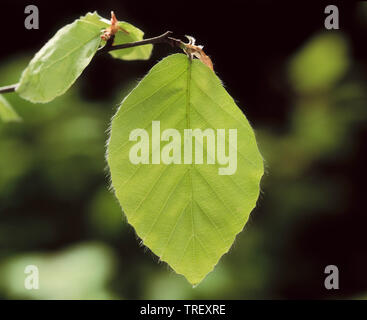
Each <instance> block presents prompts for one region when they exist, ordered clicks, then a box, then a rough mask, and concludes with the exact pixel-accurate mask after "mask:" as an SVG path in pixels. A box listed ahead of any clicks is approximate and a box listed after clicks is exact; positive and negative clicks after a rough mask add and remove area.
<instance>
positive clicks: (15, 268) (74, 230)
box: [0, 11, 367, 299]
mask: <svg viewBox="0 0 367 320" xmlns="http://www.w3.org/2000/svg"><path fill="white" fill-rule="evenodd" d="M366 12H367V11H366ZM356 14H357V13H356ZM358 14H360V13H358ZM28 61H29V57H23V56H21V57H14V58H12V59H11V60H9V61H2V64H1V66H0V74H1V83H0V85H7V84H10V83H15V82H16V81H17V80H18V78H19V75H20V74H21V71H22V70H23V68H24V67H25V66H26V64H27V62H28ZM284 73H285V74H286V76H287V81H288V83H289V92H288V95H289V100H290V101H291V105H292V108H291V111H290V114H289V123H288V127H287V130H284V131H282V132H279V131H277V130H276V128H273V127H271V126H267V127H258V126H257V125H256V123H254V126H255V130H256V133H257V139H258V143H259V146H260V150H261V152H262V154H263V156H264V158H265V161H266V163H265V164H266V167H267V174H266V176H265V177H264V179H263V181H262V189H263V194H262V195H261V197H260V199H259V206H258V208H257V209H255V211H254V212H253V214H252V216H251V218H250V221H249V222H248V224H247V225H246V227H245V230H244V232H242V233H241V234H240V235H239V236H238V237H237V239H236V241H235V243H234V246H233V247H232V249H231V250H230V252H229V254H226V255H225V256H224V257H223V258H222V259H221V261H220V263H219V265H218V266H217V267H216V268H215V270H214V272H212V273H210V274H209V275H208V277H207V278H206V279H205V280H204V281H203V282H202V284H200V285H199V286H198V287H196V288H192V287H191V286H190V285H189V284H187V282H186V281H185V280H184V279H183V277H181V276H178V275H176V274H174V273H173V272H171V271H169V270H168V267H167V266H165V265H162V264H159V263H155V262H154V261H153V260H152V259H151V258H152V257H151V256H152V254H150V253H146V252H145V250H144V249H143V248H142V247H139V245H138V244H137V241H136V236H135V234H134V231H133V229H132V228H131V227H130V226H128V225H127V223H126V220H125V219H124V217H123V214H122V210H121V208H120V207H119V205H118V203H117V201H116V200H115V199H114V196H113V195H112V193H111V192H110V191H109V190H108V187H109V178H108V172H107V170H105V167H106V162H105V141H106V137H107V134H106V131H107V129H108V126H109V122H110V118H111V116H112V115H113V113H114V112H115V110H116V108H111V106H114V105H115V106H117V104H118V102H119V101H120V100H121V99H120V98H121V91H120V92H118V93H116V94H117V95H116V97H114V98H112V99H106V100H104V101H88V99H86V98H84V97H82V96H81V93H80V88H79V86H78V84H77V85H75V86H74V87H73V88H72V89H71V90H70V91H69V92H68V93H67V94H65V95H63V96H61V97H59V98H57V99H56V100H54V101H53V102H51V103H49V104H37V105H33V104H31V103H28V102H26V101H24V100H22V99H20V98H19V97H17V95H16V94H7V96H6V98H7V99H8V101H9V102H10V103H11V104H12V105H13V106H14V108H15V109H16V110H17V112H18V113H19V115H20V116H21V117H22V118H23V122H22V123H8V124H4V123H0V297H1V298H30V299H39V298H48V299H54V298H69V299H74V298H80V299H83V298H85V299H88V298H127V299H128V298H138V299H140V298H147V299H164V298H169V299H195V298H201V299H230V298H232V299H247V298H251V299H256V298H283V297H284V296H286V293H284V291H282V289H283V287H284V286H286V285H287V284H290V283H291V284H294V285H298V284H299V285H302V284H306V282H307V281H308V280H307V279H313V278H312V276H314V275H315V274H318V275H319V276H320V277H322V271H323V270H322V269H320V268H321V266H320V262H319V261H317V260H312V259H311V257H312V254H315V252H306V253H305V252H303V253H302V254H303V256H302V255H301V252H299V251H291V252H292V254H293V258H292V259H293V260H291V261H289V257H288V258H287V255H286V254H287V250H291V249H292V245H293V243H291V240H290V239H294V234H295V233H297V232H298V231H299V230H300V228H302V226H303V225H304V223H305V221H308V220H310V219H313V218H314V217H313V215H322V214H327V215H328V216H329V217H330V219H333V218H336V215H337V214H338V212H340V210H341V209H343V208H344V209H345V210H347V205H348V203H347V202H348V199H347V197H348V192H347V191H346V190H348V181H347V180H346V179H345V177H344V176H343V175H341V174H334V175H330V176H328V177H327V178H326V173H325V171H324V170H323V168H322V166H328V165H329V166H333V165H334V164H335V163H340V162H343V161H348V159H349V158H350V157H353V156H355V154H356V152H357V146H356V142H355V141H356V135H357V134H358V131H359V130H360V128H361V127H363V126H365V124H366V121H367V109H366V103H365V102H366V101H367V97H366V92H367V91H366V86H367V80H366V76H365V74H364V73H363V70H361V69H360V68H359V65H358V61H356V60H354V58H353V56H352V55H351V54H350V48H349V42H348V36H347V35H345V34H342V33H340V32H325V31H322V32H318V33H316V34H315V35H314V36H312V37H310V38H309V39H308V41H307V42H305V43H304V44H303V45H302V46H301V47H300V49H299V50H298V51H297V52H295V53H294V55H293V56H291V57H289V60H287V61H286V63H285V64H284ZM80 81H84V80H83V76H82V77H81V79H80ZM338 210H339V211H338ZM298 253H299V255H298ZM307 254H309V256H307ZM287 259H288V260H287ZM155 260H156V259H155ZM298 261H299V262H298ZM286 263H288V265H287V267H288V269H284V268H285V264H286ZM292 263H293V265H292V267H291V268H289V265H291V264H292ZM27 264H33V265H38V266H39V269H40V273H41V275H40V279H41V280H40V286H41V287H40V290H38V291H27V290H26V289H24V286H23V282H24V278H25V274H24V268H25V265H27ZM297 279H306V280H304V281H305V282H298V281H301V280H297ZM315 281H316V280H315ZM317 281H322V280H320V279H317ZM317 285H319V286H322V282H321V284H317ZM354 296H355V295H354ZM360 296H361V297H362V296H365V295H363V294H362V293H361V295H360Z"/></svg>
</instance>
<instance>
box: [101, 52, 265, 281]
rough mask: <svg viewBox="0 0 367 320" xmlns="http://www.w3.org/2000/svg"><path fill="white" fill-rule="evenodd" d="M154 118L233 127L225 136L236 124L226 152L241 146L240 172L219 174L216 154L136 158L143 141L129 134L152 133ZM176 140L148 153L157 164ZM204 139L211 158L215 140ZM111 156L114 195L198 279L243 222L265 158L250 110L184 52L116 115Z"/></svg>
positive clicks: (156, 71)
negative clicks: (168, 160) (173, 160)
mask: <svg viewBox="0 0 367 320" xmlns="http://www.w3.org/2000/svg"><path fill="white" fill-rule="evenodd" d="M152 121H160V126H161V128H160V129H161V132H163V130H165V129H168V128H173V129H177V130H178V131H179V132H180V133H181V136H182V137H183V136H184V129H190V128H192V129H202V130H205V129H207V128H212V129H226V136H227V132H228V130H229V129H237V149H236V146H235V145H234V144H233V143H232V144H231V145H228V137H227V139H226V140H227V145H226V150H227V153H228V151H229V149H230V148H231V149H233V150H237V171H235V173H234V174H232V175H219V174H218V170H219V168H220V167H222V165H220V164H219V162H218V159H217V158H216V159H215V163H214V164H207V163H206V161H204V164H168V165H167V164H164V163H161V164H137V165H135V164H133V163H132V162H131V161H130V158H129V154H130V151H131V150H133V149H131V148H132V147H133V146H135V144H136V143H137V142H136V141H130V140H129V137H130V133H131V132H132V130H134V129H138V128H140V129H145V130H147V132H148V133H149V134H150V132H151V129H152ZM170 143H173V142H172V141H170V142H166V141H165V142H162V141H161V142H160V145H159V143H158V144H157V145H155V147H154V148H151V147H150V148H149V152H148V156H146V154H145V160H148V161H149V163H151V162H152V149H154V150H153V151H154V152H156V151H157V149H158V148H159V146H160V148H161V150H162V149H163V147H164V146H165V145H167V144H170ZM176 144H177V145H178V146H179V144H178V142H177V141H176ZM183 145H184V143H182V144H181V151H182V152H183ZM201 146H203V147H204V159H207V160H208V162H209V159H210V158H206V155H207V152H206V150H207V149H208V143H203V144H202V145H201ZM199 148H200V146H199ZM195 149H196V147H195ZM182 154H183V153H182ZM107 160H108V164H109V167H110V171H111V178H112V186H113V188H114V190H115V194H116V196H117V198H118V200H119V202H120V204H121V206H122V208H123V210H124V212H125V214H126V216H127V219H128V221H129V223H130V224H131V225H132V226H133V227H134V228H135V230H136V232H137V234H138V236H139V237H140V238H141V239H142V241H143V243H144V244H145V245H146V246H148V247H149V248H150V249H151V250H152V251H153V252H154V253H155V254H156V255H157V256H159V258H160V260H162V261H166V262H167V263H168V264H169V265H170V266H171V267H172V268H173V269H174V270H175V271H176V272H177V273H179V274H183V275H184V276H185V277H186V278H187V279H188V281H189V282H190V283H192V284H194V285H195V284H198V283H199V282H200V281H201V280H202V279H203V278H204V277H205V276H206V275H207V274H208V273H209V272H210V271H211V270H212V269H213V268H214V266H215V265H216V264H217V263H218V261H219V259H220V258H221V256H222V255H223V254H224V253H226V252H227V251H228V250H229V249H230V247H231V245H232V243H233V241H234V239H235V237H236V235H237V234H238V233H239V232H240V231H241V230H242V229H243V227H244V225H245V223H246V221H247V220H248V217H249V214H250V212H251V210H252V209H253V208H254V207H255V205H256V200H257V198H258V196H259V190H260V189H259V182H260V179H261V176H262V175H263V160H262V157H261V155H260V153H259V151H258V148H257V145H256V140H255V136H254V132H253V130H252V129H251V127H250V125H249V123H248V121H247V120H246V117H245V116H244V115H243V113H242V112H241V110H240V109H239V108H238V107H237V106H236V104H235V102H234V101H233V99H232V98H231V97H230V95H229V94H228V93H227V92H226V90H225V89H224V88H223V86H222V84H221V82H220V80H219V79H218V77H217V76H216V75H215V73H214V72H213V71H212V70H210V69H209V68H208V67H207V66H206V65H204V64H203V63H202V62H200V61H199V60H193V61H190V60H189V59H188V58H187V57H186V56H185V55H183V54H175V55H171V56H169V57H167V58H166V59H164V60H162V61H161V62H160V63H158V64H157V65H155V66H154V67H153V68H152V70H151V71H150V72H149V74H148V75H147V76H146V77H145V78H144V79H143V80H142V81H141V82H140V84H139V85H138V86H137V87H136V88H135V89H134V90H133V91H132V92H131V93H130V95H129V96H128V97H127V98H126V99H125V100H124V101H123V102H122V104H121V107H120V108H119V110H118V112H117V114H116V115H115V116H114V118H113V121H112V127H111V136H110V140H109V143H108V154H107ZM211 160H213V159H211ZM143 162H145V161H143Z"/></svg>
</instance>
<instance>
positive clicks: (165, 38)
mask: <svg viewBox="0 0 367 320" xmlns="http://www.w3.org/2000/svg"><path fill="white" fill-rule="evenodd" d="M171 34H172V31H167V32H165V33H163V34H161V35H160V36H157V37H153V38H148V39H144V40H141V41H136V42H130V43H124V44H119V45H116V46H114V45H113V38H112V37H111V38H110V39H109V40H108V41H107V43H106V45H105V46H104V47H102V48H101V49H99V50H98V51H97V54H96V55H101V54H105V53H108V52H110V51H113V50H121V49H127V48H133V47H138V46H144V45H146V44H157V43H168V44H170V45H171V46H172V47H178V48H182V46H183V45H184V43H183V42H182V41H181V40H178V39H175V38H172V37H170V35H171ZM17 86H18V83H16V84H12V85H10V86H5V87H0V93H8V92H14V91H15V90H16V88H17Z"/></svg>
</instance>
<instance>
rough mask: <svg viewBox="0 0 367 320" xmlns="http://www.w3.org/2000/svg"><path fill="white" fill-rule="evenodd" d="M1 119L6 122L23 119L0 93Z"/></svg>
mask: <svg viewBox="0 0 367 320" xmlns="http://www.w3.org/2000/svg"><path fill="white" fill-rule="evenodd" d="M0 120H2V121H4V122H10V121H21V118H20V117H19V116H18V114H17V113H16V112H15V110H14V109H13V107H12V106H11V105H10V104H9V102H8V101H7V100H6V99H5V98H4V97H3V96H2V95H1V94H0Z"/></svg>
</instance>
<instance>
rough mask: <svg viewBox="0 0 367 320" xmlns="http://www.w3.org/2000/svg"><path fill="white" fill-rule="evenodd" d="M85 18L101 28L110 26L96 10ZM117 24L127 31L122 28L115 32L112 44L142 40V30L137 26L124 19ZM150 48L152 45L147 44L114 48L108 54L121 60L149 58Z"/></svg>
mask: <svg viewBox="0 0 367 320" xmlns="http://www.w3.org/2000/svg"><path fill="white" fill-rule="evenodd" d="M86 19H87V20H88V21H89V22H91V23H94V24H96V25H98V26H99V27H100V28H102V29H106V28H108V27H109V26H110V21H109V20H107V19H105V18H102V17H101V16H99V15H98V14H97V13H96V12H95V13H93V14H91V13H89V14H88V15H87V16H86ZM119 26H120V27H122V28H123V29H124V30H126V31H127V32H128V33H126V32H124V31H122V30H119V31H118V32H117V33H116V34H115V39H114V42H113V45H119V44H124V43H129V42H135V41H140V40H143V38H144V32H143V31H142V30H140V29H139V28H137V27H135V26H133V25H132V24H130V23H128V22H125V21H120V22H119ZM152 49H153V45H151V44H148V45H144V46H137V47H133V48H127V49H121V50H114V51H111V52H110V55H111V56H113V57H114V58H117V59H122V60H147V59H149V58H150V55H151V53H152Z"/></svg>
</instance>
